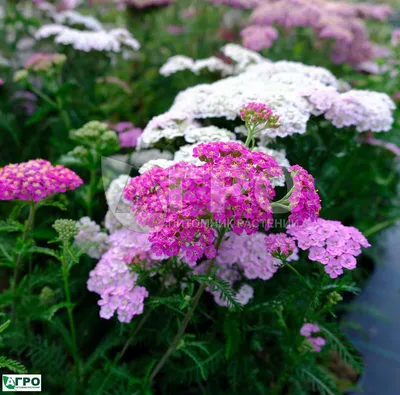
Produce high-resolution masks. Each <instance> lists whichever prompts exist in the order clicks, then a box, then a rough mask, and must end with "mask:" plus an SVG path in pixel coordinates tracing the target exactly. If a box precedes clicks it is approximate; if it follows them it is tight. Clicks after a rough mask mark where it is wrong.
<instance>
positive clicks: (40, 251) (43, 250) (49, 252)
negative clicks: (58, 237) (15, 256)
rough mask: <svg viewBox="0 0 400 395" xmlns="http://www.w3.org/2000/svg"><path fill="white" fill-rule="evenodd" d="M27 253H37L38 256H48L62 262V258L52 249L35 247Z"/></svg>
mask: <svg viewBox="0 0 400 395" xmlns="http://www.w3.org/2000/svg"><path fill="white" fill-rule="evenodd" d="M27 252H32V253H34V252H36V253H38V254H44V255H48V256H51V257H53V258H56V259H58V260H61V257H60V256H59V255H58V254H57V252H56V251H54V250H52V249H51V248H45V247H37V246H35V247H31V248H29V249H28V251H27Z"/></svg>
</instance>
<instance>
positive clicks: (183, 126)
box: [137, 111, 201, 150]
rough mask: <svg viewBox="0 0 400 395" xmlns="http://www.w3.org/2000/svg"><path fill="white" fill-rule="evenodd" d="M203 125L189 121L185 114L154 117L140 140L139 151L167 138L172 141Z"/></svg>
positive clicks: (178, 113)
mask: <svg viewBox="0 0 400 395" xmlns="http://www.w3.org/2000/svg"><path fill="white" fill-rule="evenodd" d="M200 126H201V125H200V124H199V123H198V122H194V121H193V120H191V119H189V118H188V116H187V114H186V113H185V112H180V111H169V112H167V113H165V114H162V115H158V116H156V117H154V118H153V119H152V120H151V121H150V122H149V123H148V124H147V126H146V128H145V129H144V130H143V133H142V134H141V135H140V137H139V138H138V142H137V149H138V150H141V149H143V148H148V147H150V146H151V145H153V144H154V143H156V142H158V141H159V140H161V139H163V138H165V139H168V140H172V139H174V138H176V137H181V136H185V134H186V133H187V132H188V131H189V130H191V129H195V128H199V127H200Z"/></svg>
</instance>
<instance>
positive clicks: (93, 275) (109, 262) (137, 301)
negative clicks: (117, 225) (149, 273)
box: [87, 229, 158, 323]
mask: <svg viewBox="0 0 400 395" xmlns="http://www.w3.org/2000/svg"><path fill="white" fill-rule="evenodd" d="M108 242H109V244H110V249H109V250H108V251H107V252H106V253H105V254H104V255H103V256H102V257H101V259H100V261H99V262H98V263H97V265H96V267H95V268H94V269H93V270H92V271H91V272H90V275H89V276H90V277H89V280H88V282H87V287H88V289H89V291H92V292H96V293H98V294H99V295H100V301H99V302H98V304H99V306H101V309H100V317H102V318H105V319H109V318H111V317H112V316H113V315H114V314H115V313H117V316H118V319H119V321H121V322H124V323H128V322H130V321H131V320H132V318H133V317H134V316H135V315H139V314H142V313H143V309H144V300H145V299H146V298H147V296H148V292H147V290H146V288H145V287H142V286H139V285H137V284H136V281H137V278H138V275H137V274H136V273H135V272H134V269H135V267H134V266H135V265H136V264H138V263H141V262H145V264H146V265H150V264H151V262H153V260H154V261H155V260H156V259H158V258H156V257H155V256H154V255H153V254H152V253H151V251H150V243H149V240H148V236H147V234H143V233H137V232H134V231H130V230H128V229H121V230H119V231H117V232H115V233H113V234H112V235H111V236H110V237H109V240H108Z"/></svg>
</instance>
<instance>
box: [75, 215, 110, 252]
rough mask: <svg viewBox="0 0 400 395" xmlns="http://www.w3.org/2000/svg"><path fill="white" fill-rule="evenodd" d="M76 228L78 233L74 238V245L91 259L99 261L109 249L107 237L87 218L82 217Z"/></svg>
mask: <svg viewBox="0 0 400 395" xmlns="http://www.w3.org/2000/svg"><path fill="white" fill-rule="evenodd" d="M76 226H77V228H78V229H79V232H78V234H77V235H76V236H75V244H76V245H77V246H78V247H79V248H81V249H83V250H85V252H86V253H87V254H88V255H89V256H90V257H91V258H97V259H99V258H100V257H101V256H102V255H103V254H104V253H105V252H106V251H107V250H108V248H109V244H108V235H107V234H106V233H104V232H102V231H101V228H100V226H99V225H97V224H96V222H94V221H92V220H91V219H90V218H89V217H82V218H81V219H80V220H79V221H78V222H77V223H76Z"/></svg>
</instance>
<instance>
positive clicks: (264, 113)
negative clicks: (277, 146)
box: [240, 102, 279, 128]
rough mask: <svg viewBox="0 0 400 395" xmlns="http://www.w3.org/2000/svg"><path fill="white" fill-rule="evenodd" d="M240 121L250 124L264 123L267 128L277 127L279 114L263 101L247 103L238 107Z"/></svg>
mask: <svg viewBox="0 0 400 395" xmlns="http://www.w3.org/2000/svg"><path fill="white" fill-rule="evenodd" d="M240 117H241V118H242V121H244V122H246V123H249V124H250V125H252V126H258V125H265V127H268V128H274V127H278V126H279V124H278V120H279V116H278V115H276V114H274V113H273V111H272V109H271V108H270V107H267V106H266V105H265V104H263V103H254V102H251V103H248V104H246V105H245V106H244V107H243V108H241V109H240Z"/></svg>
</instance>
